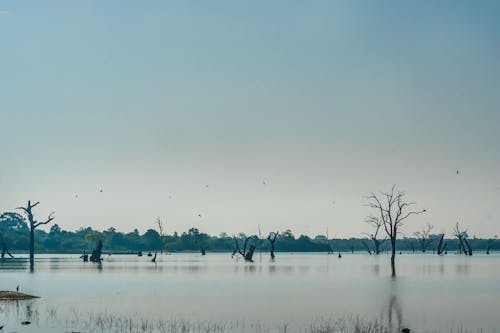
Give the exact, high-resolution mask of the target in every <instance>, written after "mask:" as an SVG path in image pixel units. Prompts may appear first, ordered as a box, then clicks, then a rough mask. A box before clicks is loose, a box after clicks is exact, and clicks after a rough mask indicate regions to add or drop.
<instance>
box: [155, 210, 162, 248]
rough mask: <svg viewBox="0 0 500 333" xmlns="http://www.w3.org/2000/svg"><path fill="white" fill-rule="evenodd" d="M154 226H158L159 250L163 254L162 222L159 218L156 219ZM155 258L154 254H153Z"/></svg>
mask: <svg viewBox="0 0 500 333" xmlns="http://www.w3.org/2000/svg"><path fill="white" fill-rule="evenodd" d="M156 224H157V225H158V231H159V233H160V240H161V248H160V253H163V246H164V244H163V237H164V236H163V221H162V220H161V219H160V217H157V218H156ZM155 258H156V253H155Z"/></svg>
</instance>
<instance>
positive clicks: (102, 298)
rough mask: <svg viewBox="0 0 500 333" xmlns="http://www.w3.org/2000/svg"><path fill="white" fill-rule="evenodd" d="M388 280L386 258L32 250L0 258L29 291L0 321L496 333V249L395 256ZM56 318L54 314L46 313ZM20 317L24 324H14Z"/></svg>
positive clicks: (499, 284)
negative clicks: (341, 325) (372, 322)
mask: <svg viewBox="0 0 500 333" xmlns="http://www.w3.org/2000/svg"><path fill="white" fill-rule="evenodd" d="M397 268H398V276H397V277H396V278H391V276H390V269H389V257H388V256H387V255H381V256H378V257H377V256H369V255H365V254H344V256H343V258H341V259H339V258H337V256H336V255H326V254H323V253H321V254H319V253H318V254H283V253H279V254H277V259H276V261H275V262H270V260H269V258H268V255H267V254H266V255H262V258H261V259H259V255H258V254H257V255H256V261H255V262H254V263H245V262H243V261H242V260H235V259H231V257H230V255H229V254H212V253H209V254H208V255H207V256H204V257H202V256H201V255H199V254H171V255H162V256H159V258H158V259H157V264H156V265H155V264H154V263H152V262H151V261H150V258H148V257H146V256H143V257H137V256H131V255H111V256H105V257H104V261H103V263H102V265H97V264H93V263H83V262H81V261H80V259H79V256H78V255H38V256H37V259H36V263H35V271H34V272H29V269H28V263H27V261H26V260H22V259H14V260H4V261H2V262H0V290H15V288H16V286H17V285H20V291H22V292H25V293H28V294H33V295H38V296H40V297H41V298H40V299H38V300H33V301H20V302H0V325H1V324H5V325H6V327H8V328H9V331H16V332H66V331H68V329H67V328H68V327H66V326H65V325H68V323H66V324H65V325H63V324H61V321H62V320H66V321H69V322H71V320H72V318H73V319H75V318H77V317H79V318H82V317H86V316H87V317H88V316H90V314H92V313H99V312H106V313H108V314H116V315H119V316H130V317H134V318H149V319H159V318H161V319H166V320H169V319H190V320H196V321H214V322H216V321H245V322H258V323H262V325H269V326H273V325H282V324H285V323H287V324H289V325H290V330H291V331H293V328H299V327H307V326H308V325H310V324H311V323H313V322H315V321H317V320H321V319H322V318H337V317H343V316H345V315H356V316H357V315H359V316H362V317H365V318H367V319H379V320H383V321H384V322H386V323H388V322H391V323H392V324H393V325H396V326H398V325H405V326H409V327H412V328H414V329H417V330H419V331H424V330H441V331H448V332H449V330H450V328H457V327H466V328H471V329H474V330H475V329H478V328H482V329H483V330H484V331H485V332H489V331H491V332H493V331H494V330H495V329H496V331H497V332H500V329H499V328H500V314H499V313H500V310H499V309H500V255H498V254H493V255H489V256H486V255H480V254H478V255H475V256H473V257H465V256H458V255H448V256H445V257H439V256H437V255H432V254H426V255H423V254H403V255H401V256H398V262H397ZM56 318H57V320H56ZM22 320H30V321H32V324H31V325H29V326H20V324H19V323H20V322H21V321H22Z"/></svg>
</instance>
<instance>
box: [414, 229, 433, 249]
mask: <svg viewBox="0 0 500 333" xmlns="http://www.w3.org/2000/svg"><path fill="white" fill-rule="evenodd" d="M432 228H434V226H432V225H431V224H429V223H427V225H426V227H425V228H424V229H422V230H420V231H416V232H414V233H413V234H414V235H415V237H417V239H418V242H419V243H420V249H421V250H422V252H425V251H427V248H428V247H429V245H430V244H431V243H432V239H431V238H430V237H429V236H430V233H431V230H432Z"/></svg>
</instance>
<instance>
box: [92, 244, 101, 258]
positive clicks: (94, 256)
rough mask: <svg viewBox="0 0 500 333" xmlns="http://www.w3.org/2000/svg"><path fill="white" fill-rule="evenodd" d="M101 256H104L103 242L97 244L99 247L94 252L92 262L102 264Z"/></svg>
mask: <svg viewBox="0 0 500 333" xmlns="http://www.w3.org/2000/svg"><path fill="white" fill-rule="evenodd" d="M101 254H102V241H99V243H97V246H96V248H95V250H94V251H92V255H91V256H90V261H92V262H101V260H102V259H101Z"/></svg>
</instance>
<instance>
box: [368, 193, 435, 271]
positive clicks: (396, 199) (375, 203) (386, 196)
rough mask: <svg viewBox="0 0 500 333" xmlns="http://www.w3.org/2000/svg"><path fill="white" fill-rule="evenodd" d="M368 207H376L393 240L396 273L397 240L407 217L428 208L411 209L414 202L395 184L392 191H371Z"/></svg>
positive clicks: (392, 261)
mask: <svg viewBox="0 0 500 333" xmlns="http://www.w3.org/2000/svg"><path fill="white" fill-rule="evenodd" d="M367 200H368V204H367V206H368V207H371V208H374V209H376V210H377V212H378V214H380V216H379V218H380V221H381V222H382V226H383V227H384V230H385V233H386V234H387V237H389V240H390V241H391V269H392V275H393V276H394V275H396V265H395V259H396V240H397V236H398V232H399V228H401V227H402V226H403V224H404V222H405V220H406V219H408V218H409V217H410V216H412V215H418V214H422V213H424V212H425V211H426V210H425V209H424V210H419V211H417V210H409V209H410V207H411V206H413V205H415V203H413V202H407V201H406V200H405V194H404V192H401V191H397V190H396V186H395V185H394V186H393V187H392V188H391V191H390V192H380V193H379V194H375V193H373V192H372V193H371V194H370V195H369V196H368V197H367Z"/></svg>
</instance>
